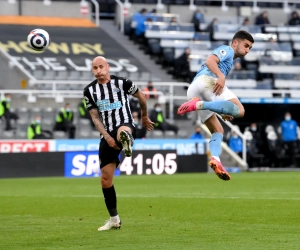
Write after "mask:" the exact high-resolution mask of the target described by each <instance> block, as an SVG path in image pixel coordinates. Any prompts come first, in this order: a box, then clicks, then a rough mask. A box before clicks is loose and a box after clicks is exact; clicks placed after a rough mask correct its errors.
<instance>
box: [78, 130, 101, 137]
mask: <svg viewBox="0 0 300 250" xmlns="http://www.w3.org/2000/svg"><path fill="white" fill-rule="evenodd" d="M98 136H99V133H98ZM76 138H78V139H91V138H93V135H92V134H91V131H90V130H81V129H80V130H79V132H78V133H76Z"/></svg>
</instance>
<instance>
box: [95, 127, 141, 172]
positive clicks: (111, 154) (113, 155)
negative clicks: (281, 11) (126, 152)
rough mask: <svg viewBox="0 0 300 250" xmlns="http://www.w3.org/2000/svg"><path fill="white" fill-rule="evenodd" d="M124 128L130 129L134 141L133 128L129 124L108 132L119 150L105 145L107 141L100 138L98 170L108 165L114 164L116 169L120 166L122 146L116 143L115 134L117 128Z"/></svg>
mask: <svg viewBox="0 0 300 250" xmlns="http://www.w3.org/2000/svg"><path fill="white" fill-rule="evenodd" d="M121 126H126V127H129V128H130V129H131V133H132V136H133V138H134V139H135V127H134V126H133V125H132V124H130V123H123V124H121V125H120V126H118V127H117V128H116V129H115V130H114V131H112V132H109V134H110V136H111V137H112V138H114V140H115V141H116V143H117V145H118V146H119V148H120V150H116V149H114V148H112V147H110V146H109V145H108V143H107V141H106V140H105V139H104V138H102V139H101V142H100V145H99V160H100V169H101V168H103V167H105V166H106V165H107V164H109V163H113V162H116V163H117V167H118V165H119V164H120V159H119V154H120V152H121V151H122V144H121V143H119V142H118V140H117V132H118V129H119V127H121Z"/></svg>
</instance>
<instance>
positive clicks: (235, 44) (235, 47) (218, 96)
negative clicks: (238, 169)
mask: <svg viewBox="0 0 300 250" xmlns="http://www.w3.org/2000/svg"><path fill="white" fill-rule="evenodd" d="M253 43H254V39H253V37H252V36H251V34H249V33H248V32H246V31H243V30H240V31H238V32H237V33H236V34H235V35H234V37H233V38H232V42H231V45H230V46H227V45H222V46H220V47H219V48H217V49H215V50H214V51H213V52H212V54H211V55H210V56H208V58H207V59H206V61H205V64H203V65H202V67H201V68H200V70H199V71H198V72H197V75H196V76H195V78H194V80H193V82H192V83H191V85H190V87H189V89H188V91H187V97H188V98H189V99H190V101H188V102H186V103H183V104H182V105H181V106H180V107H179V109H178V114H184V113H187V112H192V111H195V110H197V111H198V115H199V117H200V119H201V121H202V122H203V123H204V124H205V125H206V126H207V128H208V129H209V131H210V132H211V134H212V137H211V140H210V142H209V149H210V153H211V156H212V158H211V160H210V162H209V165H210V167H211V168H212V169H213V170H214V171H215V173H216V174H217V176H218V177H219V178H220V179H222V180H225V181H227V180H230V178H231V177H230V175H229V174H228V173H227V171H226V170H225V168H224V167H223V165H222V163H221V161H220V153H221V142H222V140H223V133H224V130H223V127H222V125H221V123H220V122H219V120H218V118H217V116H216V114H215V113H218V114H220V115H222V117H223V119H224V120H232V119H233V117H234V118H241V117H243V116H244V113H245V110H244V107H243V105H242V104H241V103H240V101H239V99H238V98H237V97H236V96H235V94H233V93H232V92H231V91H230V90H229V89H228V88H227V87H226V86H225V77H226V76H227V75H228V73H229V71H230V70H231V68H232V67H233V60H234V59H236V58H238V57H244V56H245V55H247V54H248V52H249V50H250V49H251V48H252V44H253Z"/></svg>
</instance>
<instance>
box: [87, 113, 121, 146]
mask: <svg viewBox="0 0 300 250" xmlns="http://www.w3.org/2000/svg"><path fill="white" fill-rule="evenodd" d="M89 112H90V115H91V117H92V120H93V122H94V124H95V127H96V128H97V130H98V131H99V132H100V134H102V135H103V138H104V139H105V140H106V141H107V143H108V145H109V146H110V147H112V148H114V149H117V150H119V149H120V148H119V147H118V145H117V143H116V141H115V139H114V138H112V137H111V136H110V135H109V133H107V131H106V129H105V128H104V125H103V123H102V121H101V119H100V116H99V112H98V110H97V109H91V110H89Z"/></svg>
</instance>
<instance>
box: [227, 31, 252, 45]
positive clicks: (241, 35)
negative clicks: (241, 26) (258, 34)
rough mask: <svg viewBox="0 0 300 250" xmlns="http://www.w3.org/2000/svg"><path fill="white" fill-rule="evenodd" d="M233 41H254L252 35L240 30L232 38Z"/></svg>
mask: <svg viewBox="0 0 300 250" xmlns="http://www.w3.org/2000/svg"><path fill="white" fill-rule="evenodd" d="M235 39H241V40H248V41H250V42H251V43H254V39H253V37H252V35H251V34H250V33H248V32H247V31H245V30H240V31H238V32H236V33H235V35H234V36H233V38H232V41H233V40H235Z"/></svg>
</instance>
